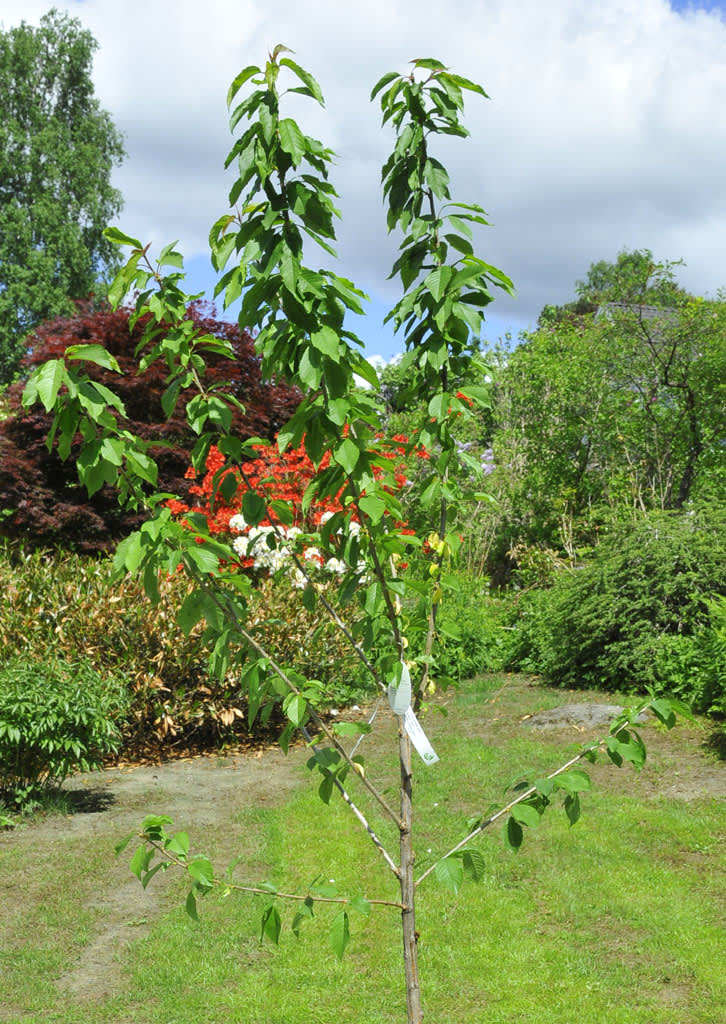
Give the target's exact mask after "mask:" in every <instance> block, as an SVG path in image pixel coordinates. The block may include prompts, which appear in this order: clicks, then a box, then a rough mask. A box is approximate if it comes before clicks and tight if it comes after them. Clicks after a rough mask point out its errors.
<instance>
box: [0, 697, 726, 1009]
mask: <svg viewBox="0 0 726 1024" xmlns="http://www.w3.org/2000/svg"><path fill="white" fill-rule="evenodd" d="M584 699H599V700H601V701H602V702H608V703H609V702H611V701H612V696H611V695H608V696H602V695H596V694H582V693H578V694H576V695H570V694H567V693H563V692H562V691H551V690H545V689H542V688H540V687H538V686H537V685H536V684H535V683H533V681H532V680H529V679H526V678H523V677H509V678H503V677H491V678H486V679H480V680H476V681H472V682H469V683H466V684H464V685H463V686H462V688H461V690H460V691H459V693H458V694H456V695H455V696H447V698H446V704H447V706H448V712H449V713H448V716H446V717H444V716H443V715H438V714H435V713H430V714H429V715H428V716H427V717H426V718H425V727H426V731H427V733H428V735H429V736H430V738H431V740H432V742H433V744H434V746H435V748H436V751H437V753H438V754H439V756H440V758H441V761H440V763H439V764H437V765H435V766H432V767H424V766H423V765H422V764H421V765H420V769H419V770H417V772H416V797H415V799H416V804H417V811H416V813H417V821H416V828H417V842H416V849H417V857H418V864H419V865H420V868H421V870H423V869H424V867H425V866H426V864H427V863H430V862H431V859H432V857H433V855H434V854H435V853H438V852H443V851H444V850H445V849H446V848H448V846H450V845H451V844H452V843H453V842H455V841H456V840H458V839H459V838H460V837H461V836H462V835H464V834H465V821H466V818H467V817H468V816H469V815H470V814H472V813H476V812H482V811H486V810H487V809H488V808H489V807H490V806H491V804H492V803H500V804H501V803H502V802H504V800H503V797H504V793H503V789H504V787H505V786H507V785H508V784H509V783H510V782H512V781H514V780H516V778H517V777H518V776H519V775H520V773H523V772H526V773H527V774H531V775H532V776H534V775H537V774H542V772H544V771H546V770H552V769H553V768H555V767H556V766H557V765H558V764H559V763H561V761H563V760H564V759H565V756H566V755H567V754H568V753H570V752H571V750H572V743H573V741H579V740H583V739H588V738H589V735H585V736H582V737H578V736H577V734H575V733H573V732H572V731H570V732H569V733H567V732H565V731H563V730H558V731H557V732H535V731H534V730H531V729H528V728H527V727H526V726H525V725H524V723H523V722H522V719H523V718H524V716H526V715H529V714H531V713H532V712H533V711H536V710H538V709H540V708H544V707H551V706H555V705H558V704H562V703H567V702H568V701H573V702H574V701H576V702H580V701H582V700H584ZM708 730H709V727H708V726H706V727H705V728H704V729H698V728H695V727H694V726H692V725H683V726H678V727H677V728H676V730H674V732H672V733H669V734H666V733H664V732H662V731H661V730H660V728H659V727H657V726H655V725H647V726H646V727H645V728H644V729H643V736H644V739H645V741H646V744H647V745H648V750H649V758H648V763H647V764H646V767H645V769H644V770H643V772H642V773H641V774H640V775H636V774H635V773H634V772H633V771H632V770H631V769H629V768H627V767H626V768H623V769H620V770H618V769H616V768H614V767H612V766H608V765H606V764H603V765H602V766H601V765H599V764H598V765H595V766H592V768H591V775H592V777H593V781H594V783H595V785H594V787H593V790H592V791H591V792H589V793H586V794H584V795H583V816H582V819H581V820H580V821H579V822H578V823H577V824H576V825H575V826H574V827H572V828H571V827H570V826H569V825H568V823H567V820H566V818H565V815H564V814H563V813H562V811H561V810H559V808H555V807H553V808H552V809H551V810H550V811H549V812H548V813H547V814H546V815H545V818H544V820H543V821H542V823H541V825H540V826H539V828H537V829H536V830H532V831H529V832H528V833H527V835H526V836H525V842H524V846H523V847H522V850H521V851H520V853H519V854H517V855H514V854H511V853H510V852H508V851H507V850H506V849H505V848H504V846H503V843H502V840H501V835H500V830H499V829H497V831H496V832H495V833H492V834H491V835H485V836H483V837H480V838H479V839H478V840H477V846H478V849H479V850H480V851H481V853H482V855H483V857H484V858H485V863H486V875H485V878H484V880H483V881H482V882H480V883H478V884H476V883H473V882H468V881H467V882H465V884H464V886H463V887H462V888H461V890H460V891H459V893H458V895H457V896H454V895H452V894H451V893H450V892H449V891H447V890H445V889H442V888H441V887H440V885H439V884H438V883H437V882H436V881H434V879H433V877H431V878H429V879H428V880H427V881H426V882H425V883H424V884H423V885H422V886H421V889H420V890H419V911H418V929H419V932H420V935H421V938H420V954H421V965H420V966H421V981H422V993H423V1002H424V1007H425V1010H426V1020H427V1021H431V1022H436V1024H479V1022H482V1024H484V1022H486V1024H490V1022H491V1024H505V1022H506V1024H512V1022H532V1024H535V1022H536V1024H574V1022H577V1024H596V1022H597V1024H722V1022H723V1019H724V1007H725V1006H726V970H724V940H725V938H726V931H725V928H726V841H725V839H726V801H725V800H724V799H723V797H724V795H726V764H724V763H723V762H720V761H717V760H715V758H714V757H713V755H711V754H709V753H708V750H707V748H706V746H705V741H706V739H707V737H708ZM365 742H369V741H368V740H367V741H365ZM371 742H372V743H373V747H374V749H376V748H377V747H378V744H379V742H381V741H379V740H376V739H374V740H372V741H371ZM364 746H365V744H364ZM381 749H383V747H381ZM290 771H291V772H294V773H296V775H297V776H299V782H298V781H296V784H295V785H294V786H293V787H292V789H291V790H289V791H288V793H287V794H286V795H285V797H284V799H282V800H278V801H271V802H268V803H266V804H265V806H259V805H255V803H254V801H253V802H250V801H241V802H238V803H236V802H235V800H234V799H231V798H230V801H229V816H228V820H227V821H225V822H217V823H215V824H213V825H212V826H209V827H201V828H200V827H196V826H195V822H194V820H191V819H189V818H188V819H186V820H182V818H181V816H180V815H177V816H176V824H177V825H178V826H179V827H180V828H181V827H185V828H187V829H188V830H189V832H190V833H191V836H192V845H193V847H194V848H196V849H203V850H204V851H205V852H209V853H210V854H213V853H215V852H216V853H218V854H220V855H222V856H224V857H226V859H223V860H221V862H220V865H219V866H220V867H224V866H226V863H227V862H228V861H229V859H231V858H230V856H229V854H230V852H231V851H232V850H234V851H236V852H238V853H240V854H241V856H242V858H243V859H242V863H241V864H240V865H239V867H238V868H237V869H236V872H235V877H236V878H238V879H239V880H240V881H255V880H257V881H259V880H262V879H264V878H266V879H269V880H271V881H273V882H275V883H276V884H282V883H283V882H285V885H286V886H288V887H290V886H297V887H299V888H301V889H303V890H304V888H305V886H306V885H307V884H308V883H309V882H310V881H311V880H312V879H313V878H315V877H316V876H318V875H322V876H323V877H324V878H326V879H328V878H330V879H335V882H336V885H337V886H338V888H339V890H340V891H341V892H343V893H345V894H357V893H361V894H363V893H365V894H366V895H368V896H381V897H389V898H396V896H397V894H396V890H395V885H394V884H393V879H392V878H391V877H390V874H387V869H385V866H384V865H383V863H382V861H381V860H380V858H379V857H378V855H377V854H376V853H375V851H374V850H373V848H372V847H371V846H370V843H369V842H368V841H367V840H366V839H365V837H364V836H363V835H360V834H359V833H358V832H357V831H356V829H355V828H354V827H353V825H352V822H351V819H350V815H349V812H347V810H346V808H345V807H344V806H343V805H342V804H341V803H340V802H336V801H335V800H334V801H333V802H332V803H331V806H330V807H329V808H325V807H324V806H323V805H322V804H321V803H320V801H319V799H318V797H317V795H316V792H315V788H316V787H315V785H313V784H311V780H310V776H309V775H308V773H307V772H306V771H305V770H304V768H301V767H300V758H299V757H298V758H297V759H294V763H292V764H291V767H290ZM369 773H370V775H371V777H373V778H374V779H376V780H383V779H384V778H385V776H386V774H387V773H388V775H392V776H393V777H394V778H395V764H394V761H393V759H391V757H390V755H389V754H385V755H384V756H383V761H381V759H380V758H377V757H376V758H374V757H373V756H371V758H370V761H369ZM719 786H720V791H719ZM391 796H392V798H394V794H393V793H392V794H391ZM361 804H364V801H363V800H361ZM146 809H147V810H149V811H153V812H155V813H158V812H161V811H163V808H159V807H157V806H151V805H149V806H147V807H146ZM142 813H143V811H142ZM141 816H142V814H139V820H140V818H141ZM95 818H96V819H97V822H96V823H95V824H94V830H92V831H90V832H87V833H86V834H85V835H84V836H83V838H79V837H78V836H74V835H66V834H65V831H64V823H65V821H66V819H64V818H58V819H52V820H51V819H48V820H47V821H41V822H39V823H38V824H30V825H28V826H27V827H26V828H25V829H24V830H23V831H22V832H18V833H15V834H12V833H6V834H5V835H3V836H2V837H0V871H1V873H2V878H3V883H4V890H5V891H4V899H3V904H2V909H0V931H1V932H2V935H3V939H2V950H1V952H0V970H1V974H2V990H3V995H2V997H1V998H0V1020H3V1021H14V1022H17V1024H31V1022H33V1024H35V1022H37V1024H41V1022H42V1024H81V1022H83V1024H101V1022H104V1024H236V1022H239V1024H303V1022H304V1024H393V1022H396V1024H402V1022H403V1021H405V999H404V989H403V979H402V969H401V966H400V957H399V943H400V937H399V933H398V920H397V917H396V914H395V912H394V911H391V910H388V909H386V908H373V911H372V913H371V915H370V917H368V918H363V917H360V916H357V915H355V914H353V915H352V916H351V934H352V939H351V944H350V946H349V950H348V953H347V954H346V957H345V959H344V960H343V962H342V963H339V962H338V961H337V960H336V959H335V957H334V955H333V953H332V951H331V950H330V947H329V941H328V931H327V929H328V925H329V921H330V917H331V914H329V913H327V912H326V911H325V909H321V910H320V911H319V912H318V911H316V917H315V919H314V920H312V921H309V922H306V924H305V925H304V926H303V928H302V930H301V938H300V940H297V939H296V938H295V937H294V936H293V935H292V933H291V932H290V928H289V924H290V921H291V918H292V911H290V910H288V909H287V908H285V907H281V908H280V909H281V913H282V914H283V924H284V930H283V934H282V937H281V942H280V946H279V948H275V947H272V946H270V945H269V944H264V945H261V944H260V942H259V939H258V933H259V916H260V912H261V908H262V906H263V905H264V903H263V902H262V901H261V900H258V899H257V898H246V897H240V896H236V895H234V894H233V895H231V896H229V897H228V898H226V899H222V898H219V897H217V896H216V895H212V896H210V897H207V898H206V899H205V900H204V901H202V902H200V904H199V909H200V921H199V923H198V924H193V923H192V922H190V921H189V919H188V918H187V917H186V915H185V913H184V910H183V906H182V900H183V896H184V892H185V888H184V886H183V882H182V880H181V879H173V878H172V873H171V872H169V873H168V874H167V875H165V876H163V877H160V876H157V877H156V878H155V879H154V880H153V881H152V882H151V885H150V886H149V889H148V890H147V891H146V892H145V893H143V892H141V890H140V887H139V886H138V884H137V883H136V881H135V879H131V880H130V882H129V876H128V871H127V863H128V855H127V854H125V855H124V858H123V862H117V861H116V860H115V859H114V858H113V855H112V853H111V850H112V846H113V843H114V842H115V841H116V840H117V839H118V838H119V837H120V835H121V834H122V833H123V829H121V828H120V826H119V824H118V823H116V824H114V816H113V812H112V811H108V812H103V813H99V814H97V815H95ZM49 827H50V828H49ZM381 834H382V836H383V837H384V841H388V843H389V844H390V845H391V846H393V842H392V836H391V835H390V834H387V833H386V829H385V828H382V829H381ZM429 850H431V851H432V852H431V853H430V852H429ZM128 852H130V851H128ZM157 883H158V884H157ZM152 890H153V891H152ZM126 894H128V896H127V895H126ZM126 898H128V913H127V919H126V920H125V921H124V928H125V929H126V931H125V932H124V935H125V936H127V937H126V938H125V939H124V941H123V943H121V944H120V945H119V946H118V951H117V953H116V954H115V956H114V963H113V981H112V982H111V981H109V982H108V984H103V981H104V978H103V975H102V971H99V977H98V980H99V985H98V989H97V990H96V991H94V990H93V989H92V988H91V989H89V988H85V989H83V990H80V989H76V990H75V991H74V990H73V988H72V987H70V988H69V986H68V984H67V983H66V979H67V978H68V977H69V973H70V974H72V972H73V971H74V969H75V967H76V965H77V964H78V963H79V962H85V963H86V964H88V963H89V962H90V961H89V950H93V948H94V942H96V943H98V936H99V935H102V934H103V922H104V916H105V915H106V914H107V913H108V912H109V911H108V908H109V907H110V906H111V905H115V906H118V905H119V903H121V904H122V905H123V901H124V900H125V899H126ZM144 901H146V903H145V902H144ZM145 907H147V909H146V910H145V909H144V908H145ZM101 959H102V958H101ZM91 961H92V957H91ZM92 966H93V965H92V962H91V963H90V968H89V969H91V968H92ZM106 980H107V981H108V979H106Z"/></svg>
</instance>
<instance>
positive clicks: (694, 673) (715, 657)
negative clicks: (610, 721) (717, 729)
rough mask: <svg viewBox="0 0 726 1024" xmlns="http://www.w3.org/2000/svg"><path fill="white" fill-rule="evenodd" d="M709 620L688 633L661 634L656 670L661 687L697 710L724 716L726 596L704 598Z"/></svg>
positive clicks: (725, 703) (725, 711)
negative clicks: (686, 634)
mask: <svg viewBox="0 0 726 1024" xmlns="http://www.w3.org/2000/svg"><path fill="white" fill-rule="evenodd" d="M707 608H708V621H707V622H706V623H705V624H704V625H702V626H701V627H699V629H698V630H697V631H696V632H695V633H694V634H693V635H691V636H682V635H676V636H664V637H662V638H661V644H660V647H659V649H658V651H657V652H656V664H655V672H656V675H657V677H658V678H659V679H660V680H661V681H662V686H663V689H665V690H668V691H669V692H670V693H672V694H673V695H674V696H676V697H680V698H682V699H684V700H687V701H689V703H691V704H692V706H693V707H694V709H695V710H696V711H702V712H705V713H707V714H713V715H718V716H720V717H724V716H726V598H724V597H717V598H713V600H711V601H708V602H707Z"/></svg>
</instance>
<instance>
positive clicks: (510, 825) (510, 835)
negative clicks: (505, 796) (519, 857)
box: [504, 815, 524, 853]
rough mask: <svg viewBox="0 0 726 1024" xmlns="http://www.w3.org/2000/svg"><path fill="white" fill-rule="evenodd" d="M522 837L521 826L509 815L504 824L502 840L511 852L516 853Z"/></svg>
mask: <svg viewBox="0 0 726 1024" xmlns="http://www.w3.org/2000/svg"><path fill="white" fill-rule="evenodd" d="M523 839H524V832H523V831H522V826H521V825H520V824H519V822H518V821H515V819H514V818H513V817H512V816H511V815H510V816H509V818H507V824H506V825H505V826H504V842H505V843H506V844H507V846H508V847H509V849H510V850H512V852H513V853H516V852H517V850H519V848H520V846H521V845H522V840H523Z"/></svg>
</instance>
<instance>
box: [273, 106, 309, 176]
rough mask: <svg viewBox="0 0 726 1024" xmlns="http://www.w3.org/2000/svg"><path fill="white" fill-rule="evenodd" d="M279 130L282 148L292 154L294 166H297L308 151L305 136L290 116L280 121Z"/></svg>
mask: <svg viewBox="0 0 726 1024" xmlns="http://www.w3.org/2000/svg"><path fill="white" fill-rule="evenodd" d="M278 131H279V133H280V145H281V147H282V149H283V150H284V151H285V152H286V153H289V154H290V157H291V158H292V162H293V166H295V167H297V166H298V164H299V163H300V161H301V160H302V158H303V156H304V155H305V153H306V152H307V144H306V141H305V136H304V135H303V133H302V132H301V131H300V129H299V128H298V126H297V124H296V123H295V122H294V121H293V120H292V118H290V117H285V118H283V119H282V120H281V121H280V123H279V126H278Z"/></svg>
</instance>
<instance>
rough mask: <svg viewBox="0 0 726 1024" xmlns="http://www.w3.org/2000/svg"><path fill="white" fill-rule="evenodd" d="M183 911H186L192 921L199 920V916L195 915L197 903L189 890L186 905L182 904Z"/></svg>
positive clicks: (192, 892) (191, 890) (192, 891)
mask: <svg viewBox="0 0 726 1024" xmlns="http://www.w3.org/2000/svg"><path fill="white" fill-rule="evenodd" d="M184 909H185V910H186V912H187V914H188V915H189V917H191V919H192V921H198V920H199V914H198V913H197V901H196V898H195V896H194V890H193V889H190V890H189V892H188V893H187V899H186V903H185V904H184Z"/></svg>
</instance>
